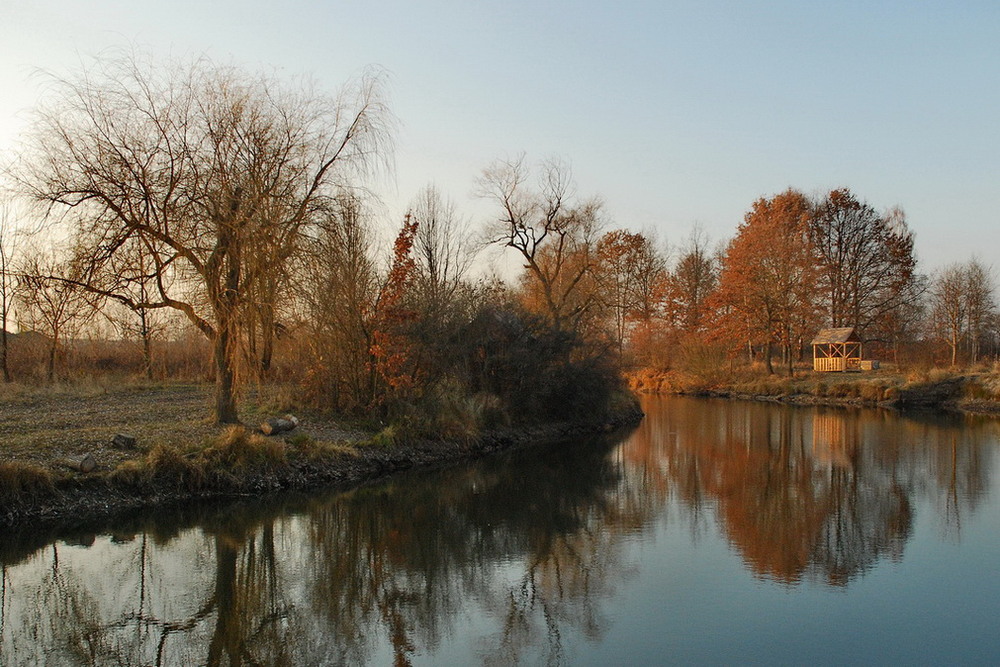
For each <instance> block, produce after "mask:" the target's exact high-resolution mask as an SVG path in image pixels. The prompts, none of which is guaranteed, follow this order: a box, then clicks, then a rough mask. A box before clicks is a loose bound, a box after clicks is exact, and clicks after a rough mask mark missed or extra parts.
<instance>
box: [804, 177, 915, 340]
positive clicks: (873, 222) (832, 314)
mask: <svg viewBox="0 0 1000 667" xmlns="http://www.w3.org/2000/svg"><path fill="white" fill-rule="evenodd" d="M809 231H810V236H811V237H812V242H813V247H814V248H815V251H816V256H817V258H818V260H819V269H820V282H819V286H818V290H817V293H818V294H820V295H822V297H823V303H824V309H825V311H826V317H827V320H828V322H829V324H830V325H831V326H835V327H840V326H853V327H856V328H857V329H858V330H859V332H860V333H861V335H862V336H865V337H869V336H870V335H871V334H872V333H874V328H875V326H876V325H877V324H878V322H879V320H880V318H881V317H882V316H883V315H884V314H885V313H887V312H889V311H890V310H892V309H893V308H894V307H895V306H896V305H898V304H899V303H900V301H901V299H902V298H903V295H904V294H905V293H906V288H907V287H908V286H909V284H910V282H911V281H912V280H913V275H914V269H915V267H916V259H915V258H914V256H913V234H912V233H911V232H910V231H909V229H908V228H907V225H906V217H905V216H904V214H903V212H902V211H901V210H900V209H898V208H897V209H892V210H890V211H888V212H887V213H885V214H880V213H878V212H877V211H876V210H875V209H873V208H872V207H871V206H869V205H868V204H866V203H864V202H861V201H859V200H858V199H857V197H855V196H854V194H853V193H852V192H851V191H850V190H848V189H846V188H844V189H840V190H833V191H831V192H830V193H829V194H828V195H827V197H826V198H825V199H824V200H823V201H822V202H820V203H819V204H817V205H816V208H815V212H814V214H813V216H812V218H811V221H810V225H809Z"/></svg>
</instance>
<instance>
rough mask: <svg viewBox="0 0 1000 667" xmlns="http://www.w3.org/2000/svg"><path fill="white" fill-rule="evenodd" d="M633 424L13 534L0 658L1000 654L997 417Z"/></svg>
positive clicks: (799, 658)
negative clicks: (399, 471) (604, 433)
mask: <svg viewBox="0 0 1000 667" xmlns="http://www.w3.org/2000/svg"><path fill="white" fill-rule="evenodd" d="M646 410H647V413H648V417H647V418H646V420H645V421H644V422H643V424H642V425H641V426H640V427H639V428H638V430H636V431H635V432H633V433H632V434H630V435H628V436H627V437H625V438H624V439H623V440H622V439H620V438H619V439H618V440H617V441H616V440H609V441H592V442H577V443H570V444H568V445H563V446H561V447H557V448H553V447H550V448H544V449H539V448H535V449H530V450H526V451H521V452H518V453H515V454H513V455H509V456H505V457H502V458H498V459H493V460H489V461H486V462H481V463H478V464H475V465H467V466H462V467H459V468H452V469H448V470H444V471H436V472H433V473H423V474H419V475H409V476H404V477H398V478H395V479H394V480H393V481H392V482H390V483H388V484H384V485H380V486H376V487H370V488H364V489H361V490H356V491H353V492H350V493H328V494H326V495H319V496H315V495H314V496H308V497H306V496H301V497H300V496H285V497H282V498H280V499H276V500H271V501H268V502H266V503H242V504H237V505H232V504H226V505H215V506H209V507H200V508H189V509H187V510H185V511H184V512H183V513H180V514H178V513H165V512H161V513H160V514H158V515H149V516H141V517H136V518H134V519H133V520H131V521H129V522H125V523H119V524H117V525H111V526H95V527H93V528H91V529H88V530H87V531H86V532H82V531H79V530H78V531H76V532H75V533H72V534H71V533H62V534H55V535H52V536H46V535H41V534H38V532H37V531H32V532H29V533H27V534H25V535H19V536H10V535H7V536H4V538H3V541H2V543H0V562H2V563H3V571H2V591H0V664H2V665H22V664H26V665H30V664H53V665H64V664H101V665H105V664H112V665H118V664H122V665H140V664H162V665H197V664H210V665H216V664H246V665H251V664H266V665H318V664H363V663H371V664H377V665H388V664H392V663H394V662H396V663H407V662H409V663H413V664H435V665H437V664H463V665H464V664H479V663H488V664H504V665H505V664H514V663H521V664H540V663H546V664H552V663H567V664H593V665H610V664H676V663H698V664H736V663H739V664H747V663H767V664H804V663H805V664H817V663H819V664H823V663H829V664H845V663H867V664H872V663H877V664H890V663H909V664H915V663H919V664H956V663H966V664H969V663H972V664H990V663H992V664H996V663H998V662H1000V633H998V632H997V623H998V620H997V619H998V618H1000V499H998V494H997V492H996V491H995V487H996V486H997V485H998V483H1000V455H998V447H1000V422H994V421H988V420H980V419H970V418H941V417H932V416H910V417H898V416H894V415H891V414H887V413H882V412H875V411H846V410H836V409H824V408H819V409H810V408H792V407H785V406H772V405H763V404H749V403H731V402H730V403H727V402H716V401H705V400H695V399H678V398H664V399H651V400H649V401H648V402H647V404H646Z"/></svg>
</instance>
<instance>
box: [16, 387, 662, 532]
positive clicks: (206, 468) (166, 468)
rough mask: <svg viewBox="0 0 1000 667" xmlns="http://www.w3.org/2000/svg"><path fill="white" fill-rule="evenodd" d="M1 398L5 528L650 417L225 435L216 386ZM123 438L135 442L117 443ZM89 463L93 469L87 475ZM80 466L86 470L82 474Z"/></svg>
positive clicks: (358, 478)
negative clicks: (213, 399)
mask: <svg viewBox="0 0 1000 667" xmlns="http://www.w3.org/2000/svg"><path fill="white" fill-rule="evenodd" d="M5 392H6V393H5V394H4V395H3V396H2V399H3V400H0V439H2V440H0V442H2V445H0V525H6V526H12V525H17V524H25V523H27V522H29V521H31V522H38V521H55V520H65V519H67V518H73V517H80V518H87V519H93V518H98V517H102V516H110V515H113V514H117V513H120V512H124V511H127V510H131V509H136V508H140V507H153V506H161V505H165V504H177V503H183V502H186V501H190V500H199V499H209V498H224V497H240V496H258V495H262V494H266V493H270V492H275V491H281V490H286V489H309V488H316V487H319V486H328V485H341V486H345V487H348V486H353V485H358V484H362V483H365V482H369V481H374V480H376V479H379V478H382V477H385V476H387V475H390V474H392V473H395V472H399V471H402V470H407V469H411V468H416V467H431V466H435V465H443V464H446V463H449V462H452V461H458V460H462V459H468V458H474V457H479V456H484V455H488V454H490V453H494V452H499V451H503V450H507V449H512V448H515V447H519V446H526V445H529V444H532V443H536V442H551V441H554V440H561V439H568V438H573V437H579V436H583V435H586V434H590V433H597V432H607V431H611V430H614V429H616V428H620V427H624V426H627V425H631V424H634V423H637V422H638V421H639V420H640V419H641V417H642V412H641V410H640V409H639V407H638V404H637V403H636V402H635V400H634V399H633V398H630V397H626V396H624V395H623V396H622V397H620V399H619V400H617V401H615V407H614V409H613V410H612V411H611V413H610V414H609V415H606V416H604V417H602V418H599V419H595V420H593V421H590V422H588V423H563V424H547V425H541V426H523V427H519V426H517V425H512V426H507V427H503V428H498V429H493V430H490V431H488V432H484V433H481V434H477V435H474V436H470V437H467V438H463V439H454V440H445V441H438V440H427V439H423V438H416V437H411V436H408V435H406V434H405V433H401V432H400V431H399V429H398V428H396V427H387V428H383V429H380V430H377V431H376V430H373V429H365V428H363V427H359V426H358V425H355V424H349V423H345V422H341V421H338V420H336V419H334V418H332V417H330V416H328V415H322V414H319V413H309V412H301V411H299V412H298V414H299V417H300V418H301V424H300V426H299V427H298V428H296V429H294V430H293V431H291V432H288V433H284V434H282V435H281V436H270V437H265V436H264V435H262V434H260V433H256V432H254V430H253V429H252V428H242V427H219V426H215V425H213V424H211V422H210V421H209V419H208V418H207V417H206V416H205V413H206V406H207V405H209V401H208V398H209V396H210V392H211V388H209V387H205V386H198V385H167V386H134V387H124V388H122V387H100V386H94V387H82V388H81V387H79V386H73V387H66V388H63V389H61V390H60V388H56V389H46V390H33V389H31V388H27V387H24V388H14V389H11V388H6V389H5ZM245 403H246V405H247V409H246V412H245V414H244V415H243V419H244V421H245V422H246V423H247V424H257V423H260V422H261V421H263V419H264V418H266V417H267V416H275V415H277V414H281V413H283V412H287V411H288V408H289V401H288V397H287V395H282V394H281V393H280V392H276V393H275V392H272V393H268V392H261V393H260V395H256V396H253V397H251V399H250V400H247V401H245ZM118 434H125V435H129V436H131V437H132V438H134V444H133V443H132V442H131V441H126V442H125V443H124V444H122V443H121V442H119V444H117V445H116V444H115V443H114V442H113V441H114V437H115V435H118ZM86 457H90V459H91V460H92V462H93V464H94V469H93V470H92V471H89V472H82V471H81V470H80V469H79V468H80V465H79V464H80V462H81V461H83V460H84V459H85V458H86ZM74 468H76V469H74Z"/></svg>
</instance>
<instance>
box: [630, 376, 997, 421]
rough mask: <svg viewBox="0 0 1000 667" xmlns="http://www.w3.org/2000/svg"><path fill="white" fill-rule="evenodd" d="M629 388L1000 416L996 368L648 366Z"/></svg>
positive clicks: (633, 377)
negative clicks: (782, 370)
mask: <svg viewBox="0 0 1000 667" xmlns="http://www.w3.org/2000/svg"><path fill="white" fill-rule="evenodd" d="M629 386H630V388H631V389H632V390H633V391H634V392H636V393H640V394H678V395H685V396H710V397H719V398H731V399H738V400H753V401H770V402H779V403H790V404H797V405H841V406H860V407H881V408H891V409H906V408H923V409H934V410H944V411H950V412H961V413H967V414H985V415H1000V373H998V372H994V371H974V372H957V371H950V370H944V369H931V370H929V371H922V372H911V373H907V374H903V373H899V372H895V371H891V370H882V371H873V372H864V373H817V372H813V371H800V372H798V373H797V374H796V375H795V376H794V377H791V378H790V377H787V376H781V375H771V376H768V375H761V374H759V373H755V372H747V371H744V372H741V373H731V374H729V375H727V376H721V375H715V376H711V377H704V376H694V375H690V374H685V373H680V372H673V371H667V372H658V371H652V370H648V369H647V370H641V371H637V372H635V373H633V374H631V375H630V376H629Z"/></svg>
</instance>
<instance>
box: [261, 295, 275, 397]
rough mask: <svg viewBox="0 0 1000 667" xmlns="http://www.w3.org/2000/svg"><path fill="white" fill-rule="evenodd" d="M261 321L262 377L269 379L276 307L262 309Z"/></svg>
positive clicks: (272, 354) (268, 306) (267, 306)
mask: <svg viewBox="0 0 1000 667" xmlns="http://www.w3.org/2000/svg"><path fill="white" fill-rule="evenodd" d="M261 315H262V316H263V317H261V321H260V346H261V351H260V377H261V379H264V378H266V377H267V373H268V371H270V370H271V358H272V357H273V356H274V307H273V306H271V305H270V304H267V305H264V306H263V307H262V308H261Z"/></svg>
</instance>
